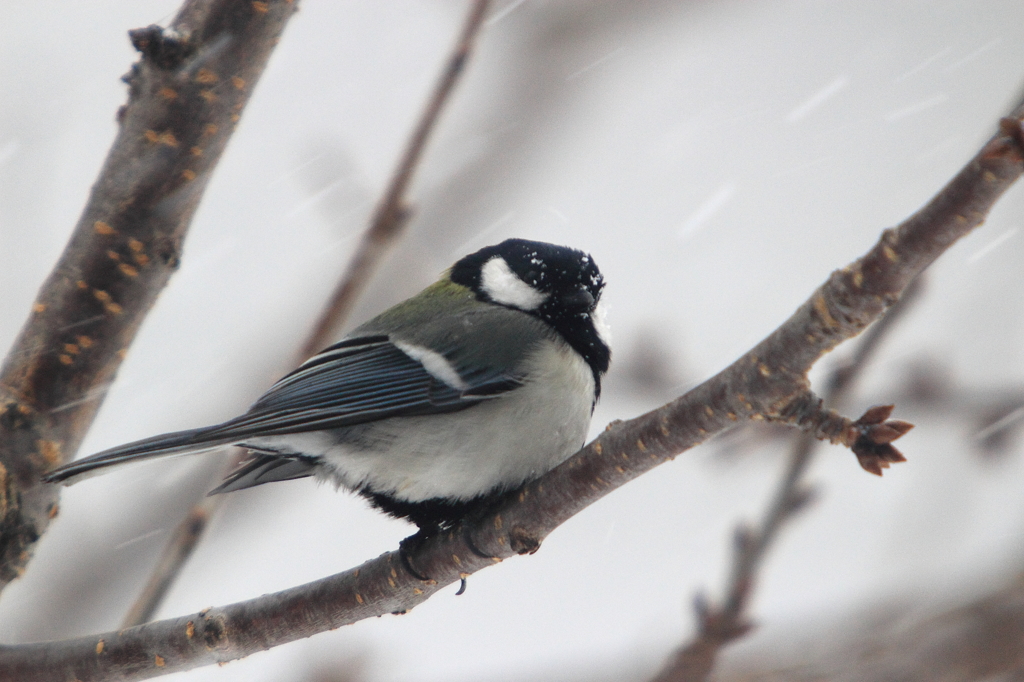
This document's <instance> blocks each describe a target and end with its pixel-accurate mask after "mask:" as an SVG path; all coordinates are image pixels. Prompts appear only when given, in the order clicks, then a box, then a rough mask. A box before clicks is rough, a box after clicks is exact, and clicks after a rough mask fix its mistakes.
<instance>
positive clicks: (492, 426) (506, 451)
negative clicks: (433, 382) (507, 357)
mask: <svg viewBox="0 0 1024 682" xmlns="http://www.w3.org/2000/svg"><path fill="white" fill-rule="evenodd" d="M526 364H527V366H526V369H527V376H530V377H531V380H530V381H528V382H527V383H526V384H524V385H523V386H521V387H520V388H518V389H516V390H514V391H512V392H511V393H509V394H508V395H506V396H503V397H500V398H495V399H493V400H489V401H486V402H483V403H480V404H478V405H475V406H473V407H470V408H468V409H466V410H462V411H460V412H453V413H449V414H440V415H428V416H421V417H394V418H391V419H385V420H382V421H379V422H374V423H372V424H365V425H361V426H357V427H351V428H345V429H338V430H336V431H333V432H321V433H319V434H313V433H311V434H294V435H291V436H283V437H276V438H274V439H273V440H274V441H275V443H274V445H277V446H280V445H282V444H283V443H282V441H284V440H287V442H288V445H289V446H290V447H291V448H294V449H297V450H299V451H301V452H304V453H307V454H311V455H315V454H319V455H321V456H322V457H323V459H324V464H325V467H324V468H325V470H326V472H329V476H330V478H332V479H333V480H334V481H335V482H336V483H338V484H339V485H342V486H344V487H346V488H349V489H352V490H359V489H363V488H367V487H369V488H370V489H372V490H373V491H374V492H378V493H384V494H389V495H391V496H393V497H396V498H398V499H401V500H405V501H409V502H420V501H423V500H428V499H431V498H435V497H441V498H446V499H451V500H460V501H464V500H469V499H471V498H473V497H476V496H478V495H481V494H484V493H488V492H492V491H495V490H496V489H499V490H507V489H511V488H514V487H517V486H518V485H520V484H521V483H523V482H524V481H526V480H529V479H531V478H535V477H537V476H539V475H541V474H543V473H545V472H547V471H549V470H550V469H552V468H554V467H555V466H556V465H558V464H560V463H561V462H563V461H564V460H565V459H566V458H568V457H569V455H571V454H573V453H574V452H576V451H577V450H578V449H579V448H580V447H581V446H582V445H583V442H584V439H585V438H586V436H587V430H588V429H589V427H590V414H591V409H592V407H593V399H594V377H593V374H592V373H591V370H590V367H589V366H588V365H587V363H586V362H585V361H584V360H583V359H582V358H581V357H580V356H579V354H578V353H576V352H575V351H574V350H572V349H571V348H570V347H569V346H568V345H567V344H565V343H564V342H561V341H558V342H545V343H544V344H542V345H541V346H540V348H539V349H538V350H537V351H536V352H535V353H534V354H533V355H532V356H531V357H530V358H529V359H528V361H527V363H526ZM266 440H267V441H270V440H271V439H270V438H268V439H266ZM268 445H270V443H269V442H268Z"/></svg>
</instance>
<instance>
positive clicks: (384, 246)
mask: <svg viewBox="0 0 1024 682" xmlns="http://www.w3.org/2000/svg"><path fill="white" fill-rule="evenodd" d="M487 4H488V0H474V2H473V4H472V5H471V6H470V10H469V13H468V15H467V17H466V21H465V24H464V25H463V28H462V31H461V32H460V34H459V37H458V40H457V41H456V44H455V47H454V49H453V50H452V54H451V56H449V58H448V59H447V61H446V62H445V67H444V70H443V72H442V75H441V78H440V79H439V80H438V83H437V86H436V87H435V89H434V93H433V94H432V95H431V97H430V99H429V100H428V102H427V106H426V107H425V108H424V110H423V113H422V114H421V115H420V120H419V123H417V125H416V128H415V129H414V131H413V134H412V136H411V137H410V139H409V142H408V144H407V145H406V149H405V152H404V153H403V154H402V157H401V159H400V160H399V163H398V167H397V168H396V169H395V174H394V176H393V178H392V180H391V183H390V184H389V185H388V188H387V190H386V191H385V193H384V196H383V197H382V198H381V201H380V204H379V208H378V209H377V211H376V213H375V214H374V217H373V219H372V220H371V222H370V225H369V227H367V229H366V231H365V232H364V234H363V238H362V241H361V242H360V246H359V249H358V250H357V251H356V253H355V254H354V255H353V257H352V259H351V260H350V262H349V266H348V268H347V269H346V271H345V273H344V274H343V275H342V277H341V279H340V280H339V282H338V286H337V288H336V289H335V292H334V295H333V297H332V298H331V300H330V302H329V303H328V304H327V307H326V308H325V309H324V311H323V312H322V313H321V315H320V318H319V320H318V321H317V323H316V326H315V327H314V328H313V331H312V332H311V333H310V334H309V337H308V338H307V339H306V341H305V343H304V344H303V346H302V350H301V351H300V353H299V357H298V358H297V361H296V362H295V363H294V364H296V365H298V364H301V363H302V362H304V361H305V360H306V359H308V358H309V357H310V356H312V355H313V354H314V353H316V352H318V351H319V350H320V349H321V348H323V347H324V346H326V345H328V344H329V343H330V342H331V340H332V337H333V334H334V333H335V330H337V329H338V328H339V327H341V325H342V324H343V323H344V321H345V319H346V318H347V317H348V315H349V314H350V313H351V311H352V307H353V305H354V304H355V302H356V300H357V299H358V298H359V296H360V294H362V292H363V289H365V287H366V284H367V282H368V281H369V279H370V277H371V275H372V274H373V273H374V271H375V270H376V269H377V266H378V265H379V264H380V262H381V260H382V259H383V257H384V256H385V255H386V254H387V252H388V251H389V250H390V249H391V247H392V246H393V245H394V244H395V243H396V242H397V241H398V239H399V238H401V236H402V234H403V232H404V230H403V229H402V228H403V227H404V225H405V223H406V221H407V219H408V215H409V211H408V209H407V208H406V199H405V193H406V190H407V188H408V185H409V180H410V179H411V177H412V174H413V172H414V171H415V169H416V166H417V164H418V163H419V161H420V159H421V158H422V156H423V149H424V147H425V145H426V142H427V138H428V137H429V136H430V132H431V131H432V130H433V129H434V127H435V126H436V124H437V120H438V117H439V116H440V114H441V111H442V110H443V109H444V105H445V104H446V103H447V102H448V100H450V99H451V95H452V92H454V90H455V85H456V83H457V82H458V80H459V76H461V75H462V73H463V72H464V70H465V64H466V61H467V60H468V58H469V56H470V54H471V52H472V49H473V45H474V43H475V42H476V38H477V36H478V35H479V33H480V28H481V26H482V25H483V17H484V15H485V13H486V11H487ZM235 450H236V453H235V454H234V455H233V456H232V457H231V461H232V465H233V466H237V465H238V464H239V462H240V461H241V460H242V459H243V458H244V457H245V455H246V453H245V451H244V450H242V449H240V448H236V449H235ZM226 499H227V498H226V497H225V496H224V495H214V496H212V497H204V498H202V499H201V500H200V501H199V502H197V503H196V504H195V505H193V507H192V509H191V510H190V511H189V513H188V515H187V516H186V517H185V519H184V520H183V521H182V522H181V523H179V524H178V526H177V528H175V529H174V532H173V533H171V537H170V539H169V540H168V542H167V544H166V545H165V546H164V549H163V551H162V553H161V555H160V559H159V561H158V562H157V565H156V568H155V569H154V570H153V573H152V575H151V576H150V578H149V581H148V582H147V583H146V587H145V588H143V591H142V593H141V594H140V595H139V597H138V599H136V601H135V603H134V604H132V606H131V608H130V609H129V611H128V613H127V614H126V615H125V618H124V621H123V623H122V627H131V626H133V625H139V624H141V623H145V622H147V621H149V620H151V619H152V618H153V615H154V614H155V613H156V610H157V608H158V607H159V606H160V603H161V602H162V601H163V599H164V597H165V596H166V594H167V591H168V590H169V589H170V588H171V586H172V585H173V584H174V580H175V579H176V578H177V576H178V574H179V573H180V572H181V569H182V568H183V567H184V566H185V564H186V563H187V562H188V559H189V557H190V556H191V555H192V551H193V550H194V549H195V547H196V546H197V544H198V543H199V539H200V538H201V536H202V533H203V531H204V529H205V527H206V521H207V520H208V519H210V518H211V517H212V516H213V515H214V514H215V513H216V512H217V510H218V509H220V507H221V505H222V504H223V503H224V501H225V500H226Z"/></svg>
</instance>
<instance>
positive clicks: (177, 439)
mask: <svg viewBox="0 0 1024 682" xmlns="http://www.w3.org/2000/svg"><path fill="white" fill-rule="evenodd" d="M210 430H211V429H210V427H205V428H201V429H190V430H188V431H176V432H174V433H165V434H163V435H160V436H153V437H152V438H145V439H143V440H137V441H135V442H134V443H127V444H125V445H119V446H117V447H116V448H110V449H109V450H104V451H103V452H98V453H96V454H95V455H91V456H89V457H86V458H85V459H80V460H77V461H74V462H71V463H69V464H65V465H64V466H62V467H58V468H56V469H54V470H53V471H51V472H49V473H47V474H44V475H43V481H45V482H47V483H62V484H64V485H72V484H74V483H78V482H79V481H81V480H84V479H86V478H89V477H90V476H94V475H96V474H99V473H105V470H106V469H108V468H110V467H116V466H118V465H121V464H127V463H129V462H137V461H141V460H146V459H156V458H158V457H170V456H173V455H190V454H194V453H199V452H205V451H207V450H214V449H216V448H219V447H222V446H224V445H229V444H231V443H234V442H235V439H234V438H232V437H223V436H222V437H219V438H217V437H214V438H210V437H208V436H207V433H208V432H209V431H210Z"/></svg>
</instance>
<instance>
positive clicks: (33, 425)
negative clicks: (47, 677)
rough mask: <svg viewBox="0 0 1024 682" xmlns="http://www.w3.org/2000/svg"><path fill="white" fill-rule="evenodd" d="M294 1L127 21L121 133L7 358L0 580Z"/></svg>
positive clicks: (178, 238)
mask: <svg viewBox="0 0 1024 682" xmlns="http://www.w3.org/2000/svg"><path fill="white" fill-rule="evenodd" d="M294 11H295V3H294V2H293V0H271V1H268V2H249V1H248V0H188V2H186V3H185V5H184V6H183V7H182V9H181V11H180V12H179V14H178V16H177V17H176V18H175V19H174V21H173V22H172V23H171V26H170V27H169V28H167V29H161V28H160V27H158V26H150V27H148V28H144V29H139V30H136V31H132V32H131V33H130V35H131V39H132V43H133V44H134V46H135V47H136V49H138V50H139V51H140V52H141V53H142V58H141V59H140V60H139V62H138V63H136V64H135V65H134V66H133V67H132V71H131V72H130V73H129V75H128V76H127V77H126V80H127V82H128V85H129V97H128V103H127V104H126V105H125V106H124V107H122V108H121V110H120V111H119V112H118V120H119V122H120V125H121V127H120V131H119V133H118V136H117V139H116V140H115V142H114V145H113V147H112V148H111V150H110V153H109V154H108V156H107V160H106V163H105V164H104V166H103V169H102V171H101V172H100V176H99V178H98V180H97V181H96V184H95V185H94V186H93V188H92V193H91V195H90V197H89V201H88V203H87V205H86V207H85V210H84V211H83V212H82V216H81V218H80V219H79V221H78V224H77V225H76V227H75V230H74V233H73V234H72V236H71V240H70V242H69V243H68V245H67V247H66V248H65V250H64V253H63V254H62V255H61V258H60V260H59V261H58V263H57V265H56V266H55V267H54V270H53V272H52V273H51V275H50V277H49V278H48V279H47V281H46V282H45V284H43V287H42V289H41V290H40V292H39V296H38V298H37V299H36V302H35V303H34V304H33V306H32V315H31V317H30V318H29V320H28V322H27V323H26V325H25V327H24V328H23V329H22V331H21V334H20V336H19V337H18V339H17V341H16V342H15V344H14V346H13V347H12V348H11V351H10V353H9V354H8V356H7V359H6V360H5V362H4V365H3V367H2V368H0V587H2V586H3V585H6V583H8V582H10V581H11V580H13V579H14V578H15V577H17V576H18V575H19V574H20V573H21V572H22V571H23V570H24V567H25V564H26V563H27V562H28V559H29V556H30V554H31V551H32V547H33V545H34V543H35V541H36V540H38V539H39V537H40V536H41V535H42V534H43V532H44V531H45V530H46V528H47V526H48V524H49V520H50V519H51V518H53V517H54V516H55V515H56V514H57V508H58V507H57V500H58V490H59V486H52V485H43V484H42V483H40V481H39V477H40V475H41V474H42V473H43V472H44V471H46V470H48V469H50V468H52V467H53V466H55V465H56V464H59V463H61V462H65V461H68V460H70V459H71V458H72V457H73V456H74V454H75V451H76V450H77V449H78V446H79V444H80V443H81V440H82V438H83V437H84V435H85V432H86V431H87V430H88V427H89V425H90V424H91V423H92V420H93V418H94V416H95V414H96V412H97V410H98V409H99V406H100V404H101V403H102V402H103V398H104V396H105V394H106V389H107V387H108V386H109V385H110V383H111V381H113V378H114V375H115V374H116V373H117V369H118V367H120V364H121V360H122V359H123V357H124V355H125V353H126V350H127V348H128V346H129V345H130V344H131V341H132V339H133V338H134V337H135V333H136V331H137V330H138V328H139V326H140V325H141V324H142V320H143V319H144V317H145V315H146V313H147V312H148V311H149V309H150V307H151V306H152V305H153V302H154V301H155V300H156V297H157V294H159V292H160V291H161V290H162V289H163V287H164V285H165V284H166V283H167V280H168V279H169V278H170V276H171V274H172V273H173V272H174V270H175V268H177V266H178V261H179V258H180V253H181V243H182V240H183V239H184V237H185V233H186V231H187V230H188V226H189V223H190V222H191V220H192V216H193V214H194V213H195V209H196V206H197V205H198V204H199V200H200V199H201V198H202V195H203V191H204V190H205V188H206V184H207V182H208V180H209V178H210V175H211V173H212V171H213V169H214V167H215V166H216V164H217V161H218V160H219V159H220V156H221V153H222V152H223V151H224V148H225V146H226V145H227V142H228V139H229V138H230V136H231V133H232V132H233V130H234V128H235V124H236V123H237V122H238V120H239V117H240V116H241V112H242V109H243V108H244V106H245V104H246V102H247V101H248V99H249V96H250V94H251V92H252V90H253V87H254V86H255V85H256V81H257V80H258V78H259V76H260V74H261V73H262V71H263V68H264V66H265V65H266V63H267V60H268V58H269V57H270V53H271V51H272V50H273V48H274V45H276V43H277V39H278V37H279V36H280V35H281V32H282V31H283V30H284V27H285V25H286V24H287V22H288V19H289V18H290V17H291V16H292V14H293V12H294Z"/></svg>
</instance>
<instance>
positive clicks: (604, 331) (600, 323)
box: [590, 301, 612, 348]
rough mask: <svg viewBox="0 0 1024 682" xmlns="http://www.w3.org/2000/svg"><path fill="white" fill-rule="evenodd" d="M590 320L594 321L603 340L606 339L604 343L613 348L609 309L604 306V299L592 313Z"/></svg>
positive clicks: (596, 329)
mask: <svg viewBox="0 0 1024 682" xmlns="http://www.w3.org/2000/svg"><path fill="white" fill-rule="evenodd" d="M590 321H591V322H593V323H594V330H595V331H596V332H597V335H598V336H599V337H601V340H602V341H604V345H606V346H608V347H609V348H611V347H612V328H611V327H609V326H608V309H607V308H605V307H604V302H603V301H602V302H600V303H598V304H597V307H596V308H594V312H592V313H590Z"/></svg>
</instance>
